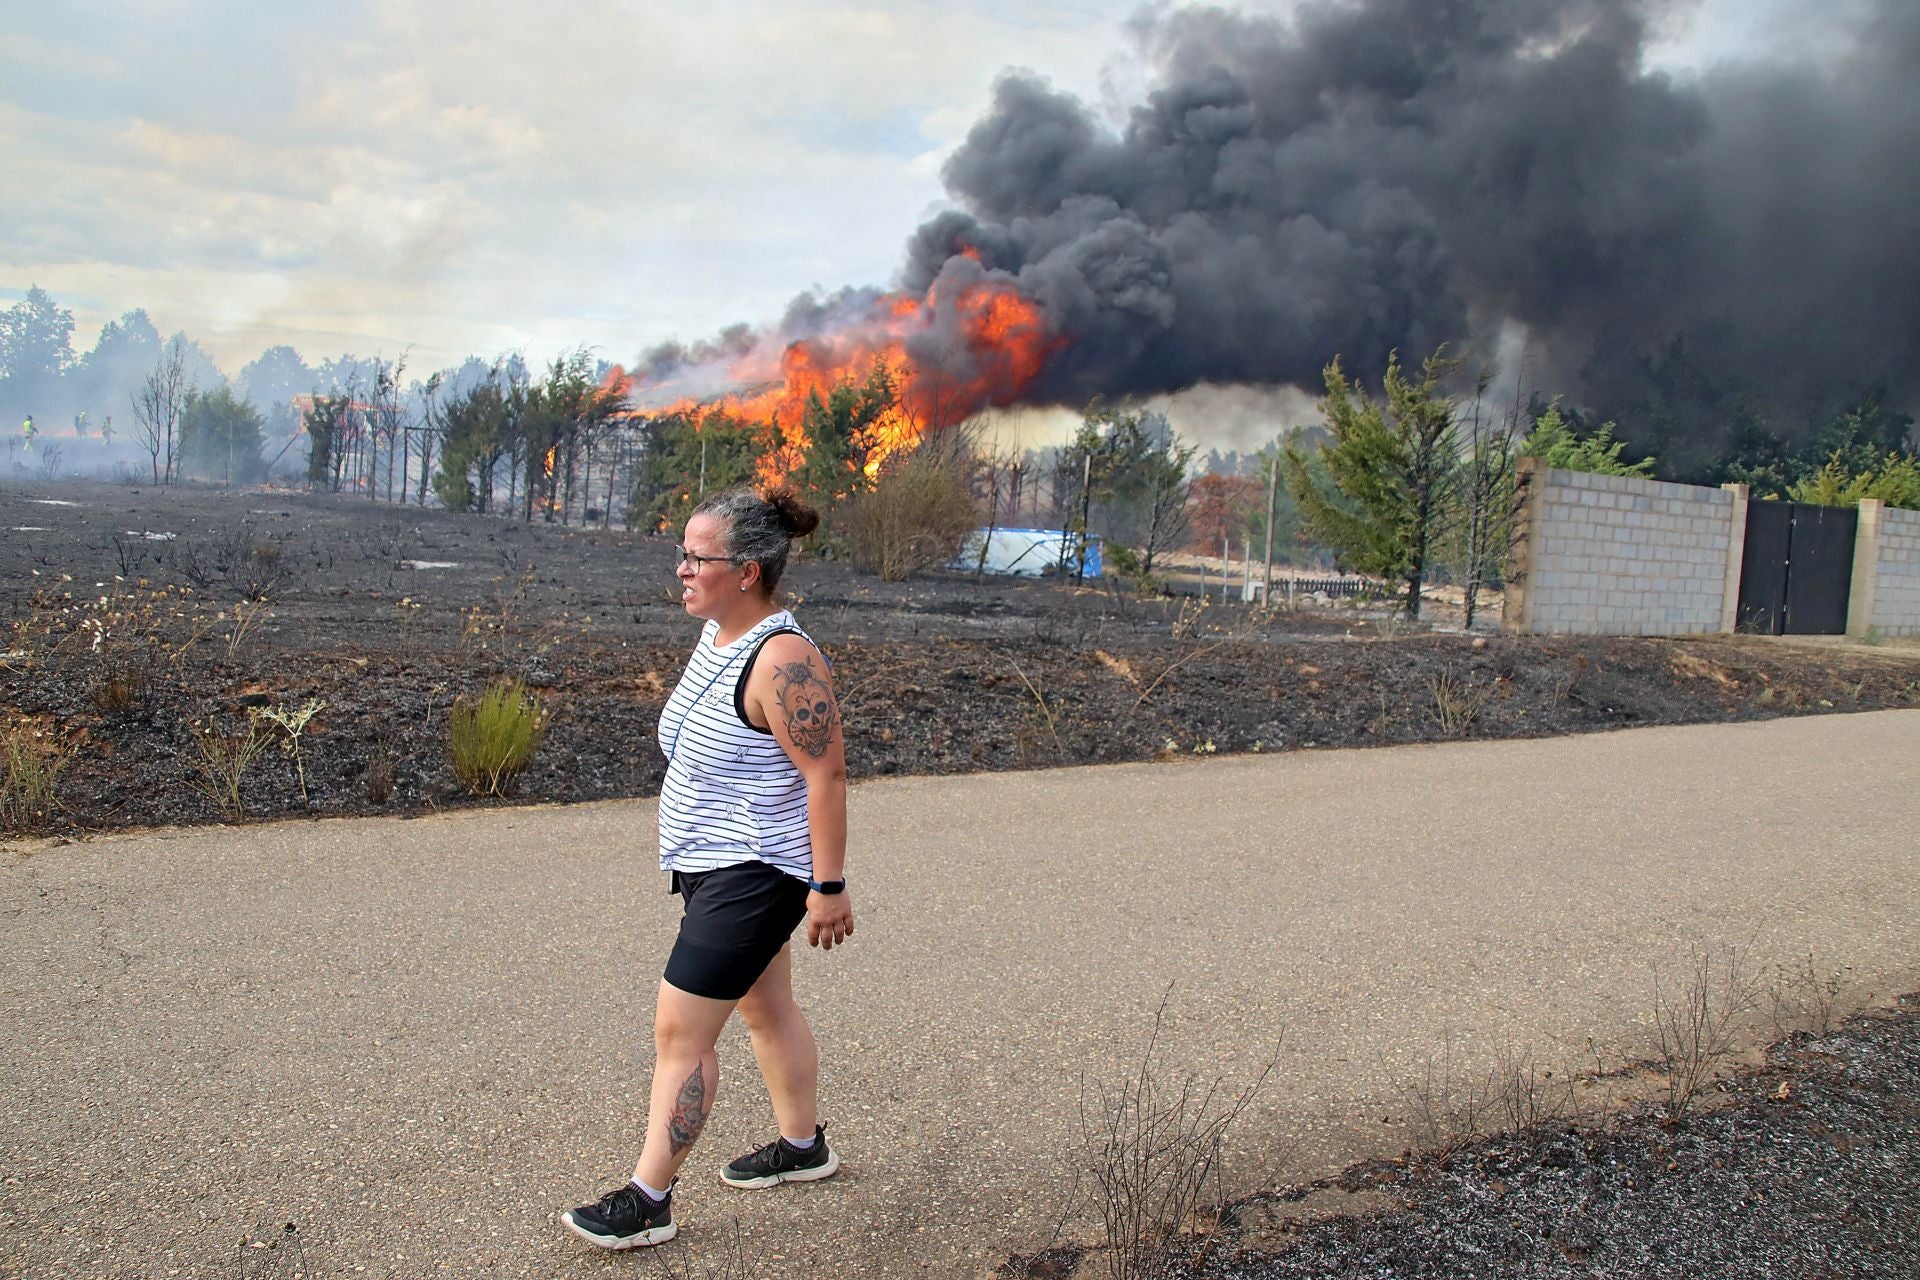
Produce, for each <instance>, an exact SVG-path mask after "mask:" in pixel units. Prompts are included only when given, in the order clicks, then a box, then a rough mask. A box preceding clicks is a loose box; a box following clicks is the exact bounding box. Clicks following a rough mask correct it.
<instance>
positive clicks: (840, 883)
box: [807, 880, 847, 894]
mask: <svg viewBox="0 0 1920 1280" xmlns="http://www.w3.org/2000/svg"><path fill="white" fill-rule="evenodd" d="M807 888H809V889H811V890H813V891H814V892H815V893H825V894H835V893H845V892H846V891H847V882H846V881H845V880H809V881H807Z"/></svg>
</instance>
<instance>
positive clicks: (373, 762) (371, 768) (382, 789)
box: [362, 749, 394, 805]
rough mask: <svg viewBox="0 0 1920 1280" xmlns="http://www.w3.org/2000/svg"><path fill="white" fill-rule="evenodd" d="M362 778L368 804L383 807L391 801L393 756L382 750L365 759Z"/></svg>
mask: <svg viewBox="0 0 1920 1280" xmlns="http://www.w3.org/2000/svg"><path fill="white" fill-rule="evenodd" d="M362 777H363V779H364V781H365V783H366V788H367V802H368V803H369V804H382V805H383V804H385V803H386V802H387V801H389V800H391V799H393V784H394V765H393V756H392V755H390V754H388V752H386V751H385V750H384V749H383V750H381V751H378V752H376V753H375V754H373V755H371V756H369V757H367V768H366V772H365V773H364V774H363V775H362Z"/></svg>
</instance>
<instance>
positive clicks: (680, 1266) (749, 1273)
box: [647, 1218, 766, 1280]
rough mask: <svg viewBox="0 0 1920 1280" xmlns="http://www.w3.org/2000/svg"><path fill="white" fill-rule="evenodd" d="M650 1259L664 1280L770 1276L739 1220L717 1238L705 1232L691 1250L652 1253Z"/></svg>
mask: <svg viewBox="0 0 1920 1280" xmlns="http://www.w3.org/2000/svg"><path fill="white" fill-rule="evenodd" d="M647 1256H648V1258H649V1259H650V1260H651V1261H652V1262H653V1263H654V1265H655V1266H656V1267H658V1268H659V1272H660V1275H661V1277H662V1280H754V1277H756V1276H761V1275H764V1274H766V1270H765V1263H764V1262H763V1260H762V1259H761V1257H760V1256H759V1255H758V1254H756V1253H754V1252H752V1251H751V1250H749V1249H748V1248H747V1240H746V1233H745V1232H743V1231H742V1230H741V1228H740V1219H738V1218H735V1219H734V1220H733V1227H732V1229H731V1230H727V1231H722V1232H720V1233H719V1234H718V1235H716V1236H713V1237H708V1236H707V1234H706V1233H705V1232H702V1233H701V1239H700V1240H699V1241H698V1242H696V1243H694V1244H692V1245H690V1246H688V1247H687V1248H684V1249H682V1248H677V1247H676V1248H673V1249H650V1250H648V1251H647Z"/></svg>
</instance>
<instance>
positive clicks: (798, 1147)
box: [780, 1133, 814, 1151]
mask: <svg viewBox="0 0 1920 1280" xmlns="http://www.w3.org/2000/svg"><path fill="white" fill-rule="evenodd" d="M780 1141H782V1142H784V1143H786V1144H787V1145H788V1146H790V1147H792V1148H793V1149H794V1150H795V1151H811V1150H813V1141H814V1139H813V1135H812V1134H808V1135H807V1136H806V1137H804V1138H789V1137H788V1136H787V1135H786V1134H784V1133H783V1134H781V1135H780Z"/></svg>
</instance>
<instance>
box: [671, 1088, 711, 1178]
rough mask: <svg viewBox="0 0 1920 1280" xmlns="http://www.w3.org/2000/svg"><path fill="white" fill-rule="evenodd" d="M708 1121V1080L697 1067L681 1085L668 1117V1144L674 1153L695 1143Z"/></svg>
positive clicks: (678, 1152)
mask: <svg viewBox="0 0 1920 1280" xmlns="http://www.w3.org/2000/svg"><path fill="white" fill-rule="evenodd" d="M706 1123H707V1080H706V1077H705V1076H703V1075H701V1074H700V1068H699V1067H697V1066H696V1067H695V1068H694V1069H693V1074H692V1075H690V1076H688V1077H687V1080H686V1083H685V1084H683V1085H681V1086H680V1096H679V1097H677V1098H675V1099H674V1100H673V1112H672V1114H671V1115H669V1116H668V1117H667V1145H668V1148H669V1149H670V1150H671V1151H672V1152H673V1154H674V1155H676V1156H677V1155H679V1154H680V1153H681V1152H682V1151H685V1150H686V1149H687V1148H688V1147H690V1146H692V1145H693V1140H694V1139H695V1138H697V1137H699V1136H700V1130H701V1129H703V1128H705V1127H706Z"/></svg>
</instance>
